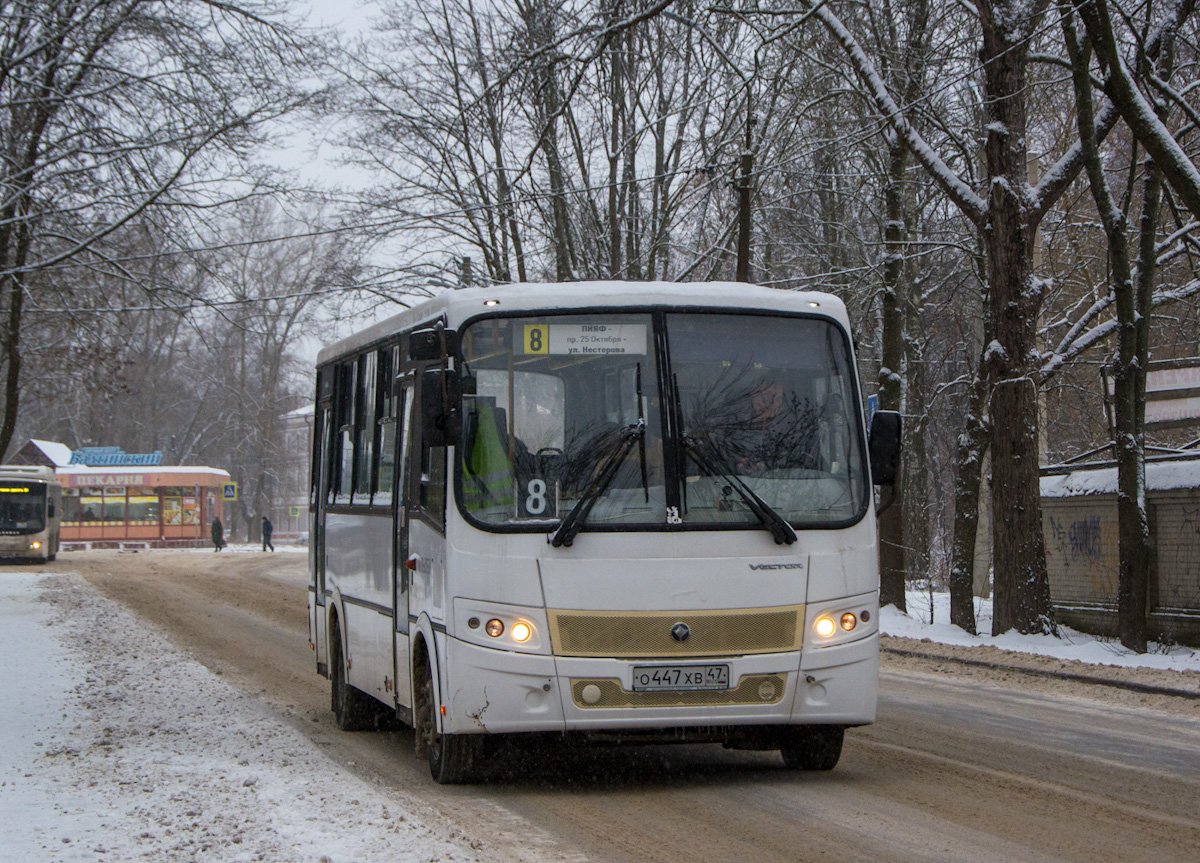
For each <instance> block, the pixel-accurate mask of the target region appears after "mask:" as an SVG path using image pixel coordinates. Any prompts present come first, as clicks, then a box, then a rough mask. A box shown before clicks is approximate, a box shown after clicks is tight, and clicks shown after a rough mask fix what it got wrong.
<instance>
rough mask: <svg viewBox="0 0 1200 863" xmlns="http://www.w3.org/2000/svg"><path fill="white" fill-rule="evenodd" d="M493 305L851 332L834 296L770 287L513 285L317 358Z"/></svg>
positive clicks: (379, 328)
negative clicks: (829, 323)
mask: <svg viewBox="0 0 1200 863" xmlns="http://www.w3.org/2000/svg"><path fill="white" fill-rule="evenodd" d="M485 302H486V303H494V304H496V305H497V306H498V310H499V311H503V312H508V313H511V314H514V315H520V314H538V313H544V312H557V311H572V310H595V309H597V308H604V309H605V310H611V309H616V308H620V309H627V308H628V309H635V308H647V307H664V306H665V307H674V308H693V307H694V308H717V309H725V308H727V309H731V310H755V311H768V312H771V311H778V312H801V313H805V314H819V315H823V316H827V317H830V318H833V319H834V320H836V321H838V322H839V323H841V324H842V326H844V327H846V328H847V329H849V326H850V320H849V318H848V317H847V316H846V306H845V304H844V303H843V302H842V301H841V300H839V299H838V298H837V297H834V296H833V295H832V294H825V293H819V292H815V291H791V290H783V289H779V288H767V287H763V286H761V285H751V284H746V283H744V282H621V281H595V282H557V283H545V284H535V283H515V284H510V285H495V286H491V287H479V288H462V289H459V290H452V291H444V292H443V293H440V294H438V295H437V296H435V297H433V298H431V299H429V300H425V301H424V302H421V303H419V304H417V305H414V306H413V307H412V308H410V309H408V310H406V311H404V312H401V313H400V314H398V315H396V316H394V317H391V318H388V319H386V320H383V321H379V322H378V323H375V324H373V325H372V326H369V327H367V328H366V329H364V330H361V331H360V332H358V333H355V334H354V335H351V336H348V337H346V338H344V339H342V340H341V341H339V342H336V343H334V344H332V345H329V346H327V347H325V348H324V349H323V350H322V351H321V352H320V353H319V354H318V355H317V365H322V364H324V363H326V362H328V361H329V360H330V359H332V358H333V357H336V356H340V355H342V354H343V353H346V352H348V351H354V350H358V349H360V348H363V347H366V346H367V345H370V344H373V343H375V342H377V341H379V340H381V339H384V338H386V337H388V336H390V335H392V334H393V333H396V332H401V331H403V330H405V329H407V328H409V327H412V326H416V325H419V324H422V325H424V324H431V323H432V322H433V321H434V320H437V319H439V318H441V317H442V316H443V315H445V317H446V323H447V325H448V326H449V327H451V328H455V327H458V326H460V325H461V324H462V323H463V322H464V321H467V320H470V319H472V318H474V317H476V316H478V315H481V314H484V313H485V312H491V311H492V310H493V308H494V307H493V306H485V305H484V304H485Z"/></svg>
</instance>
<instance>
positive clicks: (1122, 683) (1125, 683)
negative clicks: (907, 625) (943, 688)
mask: <svg viewBox="0 0 1200 863" xmlns="http://www.w3.org/2000/svg"><path fill="white" fill-rule="evenodd" d="M880 651H881V652H882V653H892V654H895V655H897V656H909V657H913V658H915V659H932V660H937V661H941V662H957V663H959V664H960V665H973V666H977V667H980V668H987V669H991V670H993V671H1011V672H1014V673H1016V674H1029V675H1032V676H1034V677H1050V678H1054V679H1057V680H1070V681H1073V682H1076V683H1090V684H1093V685H1095V686H1109V687H1112V688H1113V689H1125V690H1129V691H1130V692H1142V693H1146V694H1147V695H1166V696H1170V697H1173V698H1187V699H1190V700H1192V701H1200V691H1196V692H1192V691H1189V690H1186V689H1173V688H1171V687H1169V686H1154V685H1152V684H1148V683H1136V682H1134V681H1130V680H1113V679H1111V678H1108V677H1094V676H1092V675H1090V674H1072V673H1071V672H1068V671H1047V670H1046V669H1043V668H1025V667H1023V666H1020V665H1007V664H1005V663H1002V662H989V661H988V660H986V659H963V658H961V657H957V656H944V655H942V654H939V653H926V652H924V651H920V650H905V649H903V648H899V647H880Z"/></svg>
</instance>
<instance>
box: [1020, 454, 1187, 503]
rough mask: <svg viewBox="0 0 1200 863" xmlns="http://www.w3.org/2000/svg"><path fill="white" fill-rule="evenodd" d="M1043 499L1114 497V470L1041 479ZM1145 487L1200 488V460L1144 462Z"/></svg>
mask: <svg viewBox="0 0 1200 863" xmlns="http://www.w3.org/2000/svg"><path fill="white" fill-rule="evenodd" d="M1041 486H1042V497H1075V496H1078V495H1086V494H1116V493H1117V469H1116V467H1115V466H1114V467H1102V468H1085V469H1081V470H1073V471H1071V472H1070V473H1065V474H1058V475H1055V476H1044V477H1042V483H1041ZM1146 488H1147V490H1149V491H1168V490H1170V489H1179V488H1200V459H1179V460H1175V461H1157V462H1147V463H1146Z"/></svg>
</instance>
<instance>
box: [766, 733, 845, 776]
mask: <svg viewBox="0 0 1200 863" xmlns="http://www.w3.org/2000/svg"><path fill="white" fill-rule="evenodd" d="M845 737H846V729H844V728H842V727H841V726H839V725H809V726H806V727H804V728H797V729H795V730H793V731H792V732H791V734H790V735H789V738H788V740H787V742H786V743H785V745H784V746H783V747H782V748H781V749H780V752H781V753H782V755H783V763H784V764H786V765H787V766H788V767H790V768H791V769H793V770H832V769H833V768H835V767H837V763H838V759H839V758H841V757H842V741H843V740H844V739H845Z"/></svg>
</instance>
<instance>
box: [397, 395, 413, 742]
mask: <svg viewBox="0 0 1200 863" xmlns="http://www.w3.org/2000/svg"><path fill="white" fill-rule="evenodd" d="M399 399H400V403H399V404H398V405H397V406H396V409H397V411H398V416H399V417H400V429H399V431H398V433H397V435H396V447H397V453H396V467H397V469H396V491H395V493H394V494H393V495H392V500H394V501H395V506H394V512H395V518H394V519H393V522H392V524H393V527H394V531H395V540H394V542H395V547H394V549H393V552H394V553H393V555H392V566H393V575H392V584H393V586H394V589H395V599H394V605H393V611H394V619H395V621H396V632H395V634H394V638H395V643H396V649H395V657H396V665H395V681H396V702H397V703H398V704H399V705H400V706H401V707H403V708H409V709H411V708H412V659H411V654H410V649H409V647H410V643H409V632H408V596H409V585H410V584H411V578H410V573H409V569H408V566H407V564H408V512H409V509H410V507H411V505H412V500H411V495H410V493H409V487H410V485H411V483H410V481H409V465H408V461H409V456H408V453H409V436H410V435H411V434H412V401H413V400H412V380H411V379H410V380H408V381H405V382H404V383H403V384H402V386H401V389H400V394H399ZM401 712H402V713H403V711H401ZM408 721H409V722H410V723H411V722H412V716H411V714H410V715H409V716H408Z"/></svg>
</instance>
